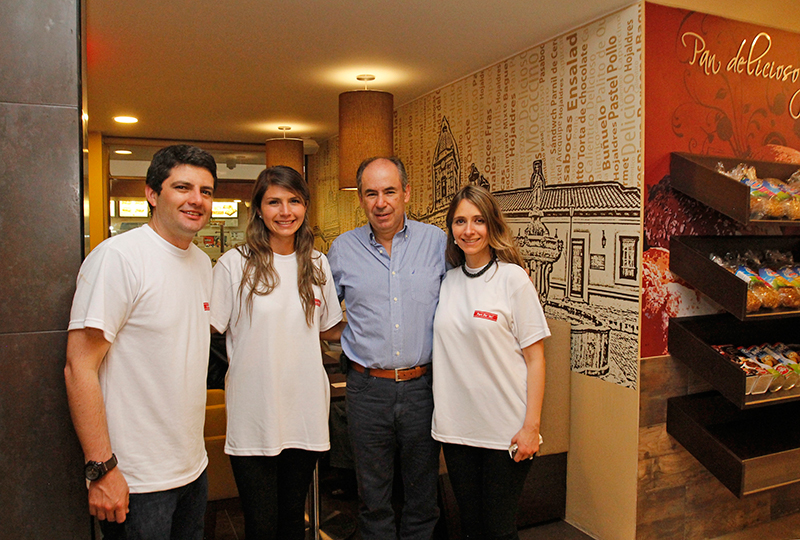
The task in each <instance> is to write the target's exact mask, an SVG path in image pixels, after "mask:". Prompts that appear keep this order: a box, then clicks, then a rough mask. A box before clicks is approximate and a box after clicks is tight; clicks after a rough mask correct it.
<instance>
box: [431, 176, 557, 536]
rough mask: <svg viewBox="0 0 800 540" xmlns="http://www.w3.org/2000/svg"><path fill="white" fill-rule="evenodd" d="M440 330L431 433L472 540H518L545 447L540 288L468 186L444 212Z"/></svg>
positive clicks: (499, 219)
mask: <svg viewBox="0 0 800 540" xmlns="http://www.w3.org/2000/svg"><path fill="white" fill-rule="evenodd" d="M447 228H448V245H447V253H446V255H447V262H448V263H449V264H450V265H452V266H453V269H452V270H450V271H449V272H447V274H446V275H445V278H444V280H443V282H442V288H441V292H440V295H439V306H438V308H437V310H436V318H435V320H434V325H433V330H434V338H433V372H434V374H435V375H434V377H433V401H434V413H433V424H432V428H431V432H432V435H433V438H434V439H436V440H437V441H440V442H442V443H443V444H442V446H443V449H444V455H445V461H446V463H447V470H448V474H449V476H450V480H451V482H452V484H453V492H454V494H455V496H456V501H457V502H458V506H459V514H460V516H461V524H462V527H461V530H462V532H463V533H464V534H465V535H466V536H465V537H466V538H481V539H484V538H485V539H490V538H492V539H514V538H518V536H517V528H516V514H517V507H518V505H519V497H520V494H521V493H522V487H523V484H524V483H525V478H526V476H527V474H528V470H529V469H530V464H531V461H530V460H531V459H532V458H533V456H534V454H536V452H537V451H538V449H539V444H540V442H541V439H540V435H539V423H540V417H541V410H542V399H543V397H544V373H545V370H544V367H545V360H544V347H543V339H544V338H546V337H547V336H549V335H550V331H549V329H548V328H547V323H546V322H545V318H544V313H543V311H542V307H541V304H540V302H539V298H538V295H537V294H536V290H535V289H534V287H533V284H532V283H531V281H530V279H529V277H528V273H527V272H526V271H525V270H524V269H523V265H524V262H523V260H522V257H521V256H520V252H519V249H518V248H517V246H516V245H515V244H514V240H513V238H512V237H511V234H510V231H509V228H508V226H507V225H506V223H505V220H504V219H503V216H502V213H501V211H500V207H499V205H498V204H497V201H496V200H495V199H494V197H492V195H491V194H490V193H489V192H488V191H487V190H485V189H483V188H481V187H478V186H474V185H468V186H465V187H463V188H462V189H461V190H460V191H459V192H458V193H457V194H456V195H455V197H454V198H453V201H452V203H451V204H450V209H449V211H448V213H447Z"/></svg>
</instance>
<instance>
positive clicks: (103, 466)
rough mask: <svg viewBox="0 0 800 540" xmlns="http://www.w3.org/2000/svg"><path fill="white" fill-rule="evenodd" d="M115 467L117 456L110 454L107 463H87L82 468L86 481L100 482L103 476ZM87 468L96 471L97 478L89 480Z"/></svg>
mask: <svg viewBox="0 0 800 540" xmlns="http://www.w3.org/2000/svg"><path fill="white" fill-rule="evenodd" d="M116 466H117V456H116V455H114V454H113V453H112V454H111V458H109V460H108V461H105V462H103V461H88V462H87V463H86V465H85V466H84V473H85V474H86V479H87V480H90V481H95V480H100V479H101V478H102V477H103V476H105V475H106V473H108V472H109V471H110V470H112V469H113V468H114V467H116ZM89 468H93V469H95V470H96V471H97V473H98V474H97V478H90V477H89V472H88V471H89Z"/></svg>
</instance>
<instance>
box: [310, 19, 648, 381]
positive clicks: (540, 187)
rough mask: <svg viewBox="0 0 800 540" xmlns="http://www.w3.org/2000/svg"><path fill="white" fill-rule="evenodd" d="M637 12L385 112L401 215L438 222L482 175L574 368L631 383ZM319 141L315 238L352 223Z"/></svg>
mask: <svg viewBox="0 0 800 540" xmlns="http://www.w3.org/2000/svg"><path fill="white" fill-rule="evenodd" d="M641 17H642V13H641V6H640V5H634V6H631V7H628V8H625V9H624V10H621V11H619V12H617V13H614V14H611V15H609V16H607V17H605V18H603V19H600V20H597V21H595V22H592V23H590V24H587V25H586V26H584V27H582V28H579V29H577V30H575V31H573V32H570V33H569V34H565V35H562V36H559V37H557V38H554V39H552V40H550V41H548V42H546V43H543V44H541V45H538V46H535V47H533V48H531V49H529V50H527V51H525V52H523V53H521V54H518V55H516V56H513V57H511V58H509V59H507V60H504V61H503V62H500V63H498V64H496V65H494V66H491V67H488V68H486V69H484V70H482V71H480V72H478V73H475V74H473V75H470V76H469V77H467V78H465V79H462V80H459V81H456V82H454V83H452V84H450V85H448V86H447V87H444V88H441V89H440V90H437V91H436V92H433V93H431V94H429V95H426V96H423V97H421V98H419V99H417V100H415V101H413V102H411V103H408V104H406V105H403V106H401V107H399V108H398V109H397V110H396V111H395V119H394V141H395V143H394V144H395V153H396V155H398V156H399V157H400V158H402V159H403V161H404V163H405V164H406V169H407V171H408V176H409V179H410V182H411V202H410V204H409V205H408V207H407V210H408V212H409V214H410V215H411V216H412V217H413V218H414V219H419V220H421V221H426V222H430V223H433V224H436V225H438V226H440V227H444V219H445V214H446V211H447V207H448V204H449V203H450V199H451V198H452V196H453V194H454V193H455V192H456V191H457V190H458V189H459V188H460V187H461V186H462V185H464V184H466V183H468V182H471V183H476V184H480V185H483V186H484V187H487V188H488V189H489V190H490V191H492V192H493V193H494V194H495V196H496V197H497V198H498V199H499V200H500V203H501V205H502V208H503V211H504V213H505V215H506V217H507V218H508V220H509V222H510V224H511V226H512V228H513V230H514V234H515V236H516V237H517V240H518V242H519V244H520V247H521V248H522V251H523V254H524V257H525V260H526V263H527V266H528V268H529V270H530V273H531V279H532V280H533V281H534V284H535V286H536V287H537V290H538V292H539V294H540V296H541V298H542V302H543V304H544V306H545V311H546V313H547V315H548V316H549V317H552V318H555V319H562V320H569V321H570V322H571V323H572V335H573V339H572V368H573V369H574V370H575V371H578V372H580V373H583V374H585V375H589V376H593V377H599V378H602V379H603V380H606V381H609V382H613V383H616V384H620V385H623V386H626V387H629V388H636V386H637V382H638V359H639V347H638V333H639V323H638V317H639V280H640V278H641V246H642V242H641V234H640V227H641V214H640V208H641V170H642V161H641V129H642V127H641V124H642V117H641V114H642V110H641V109H642V104H641V36H642V21H641ZM330 146H331V145H323V147H321V148H320V151H319V152H318V154H317V155H315V156H314V157H313V158H312V160H311V166H310V172H311V175H310V176H311V178H312V184H311V188H312V192H313V191H315V190H319V192H320V193H325V192H326V190H328V189H333V195H331V199H330V201H328V200H327V199H326V200H325V201H322V207H319V203H316V202H312V205H314V204H317V207H316V208H314V207H313V206H312V213H313V214H314V223H315V224H317V231H318V233H319V234H323V235H324V240H322V239H320V240H318V245H319V246H320V247H322V248H326V247H327V246H328V245H329V244H330V242H329V241H328V239H329V238H331V237H332V236H335V235H336V234H338V233H341V232H343V231H345V230H348V228H352V226H356V223H354V221H358V220H361V222H360V223H363V213H362V212H360V210H358V207H357V200H356V196H355V195H354V194H343V193H341V192H338V189H337V187H334V186H335V176H336V172H335V170H334V167H333V166H331V165H330V163H328V162H330V161H331V159H332V158H331V155H330V154H331V153H333V150H332V148H331V147H330ZM334 157H335V154H334ZM326 163H327V165H326ZM351 196H352V199H350V197H351ZM323 197H328V196H327V195H325V196H323ZM335 218H344V222H343V223H341V224H338V223H337V226H339V230H338V231H336V230H334V229H335V227H329V226H328V220H329V219H335ZM348 225H350V226H348Z"/></svg>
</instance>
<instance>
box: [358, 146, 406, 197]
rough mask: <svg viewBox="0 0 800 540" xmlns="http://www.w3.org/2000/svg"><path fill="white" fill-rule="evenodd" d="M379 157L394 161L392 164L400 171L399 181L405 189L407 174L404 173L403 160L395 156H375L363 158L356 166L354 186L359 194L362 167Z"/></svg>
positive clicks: (362, 172)
mask: <svg viewBox="0 0 800 540" xmlns="http://www.w3.org/2000/svg"><path fill="white" fill-rule="evenodd" d="M379 159H385V160H386V161H391V162H392V163H394V166H395V167H397V171H398V172H399V173H400V181H401V182H402V183H403V191H405V189H406V188H407V187H408V174H406V166H405V165H403V162H402V161H401V160H400V158H399V157H395V156H391V157H382V156H375V157H371V158H367V159H365V160H364V161H362V162H361V165H359V166H358V172H357V173H356V186H357V188H358V193H359V195H360V194H361V176H362V175H363V174H364V169H366V168H367V167H368V166H369V165H370V163H372V162H373V161H378V160H379Z"/></svg>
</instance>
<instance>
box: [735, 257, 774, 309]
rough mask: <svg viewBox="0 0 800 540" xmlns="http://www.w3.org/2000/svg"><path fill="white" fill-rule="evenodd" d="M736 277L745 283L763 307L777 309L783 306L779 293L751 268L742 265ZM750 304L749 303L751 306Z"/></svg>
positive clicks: (737, 270)
mask: <svg viewBox="0 0 800 540" xmlns="http://www.w3.org/2000/svg"><path fill="white" fill-rule="evenodd" d="M736 277H738V278H739V279H741V280H742V281H745V282H746V283H747V286H748V288H749V290H750V291H752V292H753V294H754V295H755V296H756V297H757V298H758V300H759V301H760V302H761V307H764V308H767V309H775V308H777V307H778V306H780V304H781V298H780V295H778V292H777V291H776V290H775V289H773V288H772V287H770V286H769V285H767V284H766V283H765V282H764V280H763V279H761V277H759V275H758V273H756V272H754V271H753V270H751V269H750V268H749V267H747V266H745V265H743V264H741V265H739V267H738V268H737V269H736ZM749 303H750V302H748V304H749Z"/></svg>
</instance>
